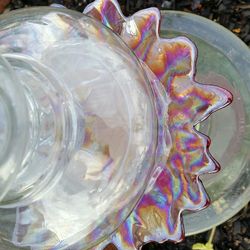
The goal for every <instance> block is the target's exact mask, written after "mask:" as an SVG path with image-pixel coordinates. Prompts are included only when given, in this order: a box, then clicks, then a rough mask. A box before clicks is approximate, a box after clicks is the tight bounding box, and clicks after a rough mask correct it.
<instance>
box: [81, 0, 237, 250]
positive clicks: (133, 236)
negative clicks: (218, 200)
mask: <svg viewBox="0 0 250 250" xmlns="http://www.w3.org/2000/svg"><path fill="white" fill-rule="evenodd" d="M84 13H85V14H87V15H89V16H92V17H94V18H96V19H97V20H99V21H101V22H102V23H103V24H104V25H106V26H107V27H109V28H110V29H112V30H113V31H114V32H115V33H117V34H118V35H119V36H120V37H121V38H122V39H123V40H124V41H125V43H126V44H127V45H128V46H129V47H130V49H131V50H132V51H133V52H134V53H135V55H136V56H137V57H138V58H139V59H140V60H141V61H142V62H143V63H144V64H145V65H144V68H145V71H146V72H147V74H148V75H150V74H152V73H153V74H154V75H155V76H156V77H157V78H158V79H159V81H160V82H161V84H162V86H163V87H164V90H165V92H166V94H165V95H166V96H169V97H170V103H169V106H168V114H167V119H168V120H167V122H168V130H169V133H170V139H171V141H172V147H171V149H170V153H169V155H168V156H166V157H167V159H166V162H167V163H166V165H165V166H163V167H162V166H160V167H161V168H160V169H161V171H160V173H159V172H158V175H157V178H155V177H154V178H155V182H154V184H153V185H150V186H149V187H148V189H147V190H146V192H145V194H144V196H143V197H142V199H141V201H140V202H139V203H138V205H137V206H136V208H135V209H134V211H133V212H132V213H131V214H130V216H129V217H128V218H127V220H126V221H125V222H124V223H123V224H122V225H121V226H120V227H119V228H118V230H117V231H116V232H114V233H113V235H111V236H110V238H109V239H107V240H106V241H104V242H102V243H101V244H100V245H98V246H97V247H94V248H93V249H103V248H104V247H105V246H106V245H108V244H109V243H113V244H114V245H115V246H116V247H117V248H118V249H121V250H132V249H138V248H140V247H141V246H142V245H143V244H145V243H147V242H151V241H156V242H164V241H167V240H171V241H175V242H178V241H180V240H182V239H183V237H184V228H183V223H182V212H183V211H184V210H189V211H197V210H200V209H203V208H205V207H206V206H208V205H209V198H208V196H207V194H206V192H205V190H204V187H203V185H202V183H201V181H200V179H199V176H200V175H201V174H205V173H214V172H217V171H218V170H219V164H218V163H217V162H216V160H215V159H214V158H213V157H212V156H211V154H210V152H209V145H210V143H211V142H210V139H209V138H208V137H207V136H206V135H204V134H202V133H200V132H199V131H197V130H196V128H195V126H196V125H197V124H198V123H200V122H201V121H203V120H204V119H206V118H207V117H208V116H209V115H210V114H211V113H213V112H215V111H217V110H219V109H221V108H223V107H225V106H227V105H228V104H230V103H231V102H232V95H231V93H230V92H229V91H227V90H225V89H222V88H220V87H217V86H214V85H212V84H206V85H204V84H201V83H198V82H197V81H196V80H195V71H196V69H195V63H196V58H197V49H196V47H195V45H194V44H193V43H192V42H191V41H190V40H189V39H188V38H186V37H177V38H174V39H162V38H160V37H159V23H160V12H159V10H158V9H156V8H149V9H145V10H142V11H139V12H137V13H135V14H134V15H133V16H130V17H125V16H124V15H123V14H122V12H121V9H120V6H119V4H118V3H117V1H116V0H96V1H95V2H93V3H91V4H89V5H88V6H87V7H86V9H85V10H84ZM150 71H151V72H150ZM152 78H153V77H152ZM151 83H152V81H151ZM159 138H160V137H159V135H158V139H159ZM163 138H165V139H166V138H168V136H165V137H163ZM159 145H162V144H161V143H160V144H159ZM158 152H162V153H164V150H161V149H160V148H158ZM158 156H159V157H161V158H163V157H164V155H161V153H159V155H158ZM156 164H157V160H156ZM157 167H158V166H156V167H155V169H158V168H157Z"/></svg>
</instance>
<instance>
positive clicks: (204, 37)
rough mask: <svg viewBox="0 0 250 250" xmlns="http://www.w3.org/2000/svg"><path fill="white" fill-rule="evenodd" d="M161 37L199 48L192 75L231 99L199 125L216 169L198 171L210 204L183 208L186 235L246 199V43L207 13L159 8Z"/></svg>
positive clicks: (249, 116) (249, 164) (249, 115)
mask: <svg viewBox="0 0 250 250" xmlns="http://www.w3.org/2000/svg"><path fill="white" fill-rule="evenodd" d="M161 14H162V22H161V26H160V32H161V36H162V37H168V38H170V37H171V38H172V37H176V36H186V37H188V38H189V39H191V40H192V41H193V42H194V43H195V45H196V46H197V48H198V51H199V56H198V60H197V74H196V79H197V80H199V81H200V82H203V83H209V82H212V83H214V84H216V85H218V86H221V87H223V88H226V89H228V90H229V91H230V92H231V93H232V94H233V96H234V100H233V103H232V105H230V106H229V107H227V108H225V109H223V110H221V111H220V112H218V113H216V114H214V115H212V116H210V117H209V118H208V119H207V120H206V121H204V122H203V123H202V124H200V126H199V127H198V129H199V131H201V132H202V133H204V134H207V135H208V136H209V137H210V138H211V141H212V143H211V146H210V151H211V153H212V155H213V156H214V157H215V159H216V160H218V162H219V163H220V165H221V171H220V172H219V173H216V174H212V175H204V176H202V177H201V179H202V181H203V184H204V186H205V188H206V191H207V192H208V194H209V196H210V199H211V205H210V206H209V207H208V208H207V209H205V210H202V211H200V212H197V213H190V212H185V214H184V225H185V232H186V235H192V234H197V233H199V232H203V231H206V230H208V229H211V228H212V227H214V226H216V225H219V224H221V223H223V222H224V221H226V220H228V219H229V218H230V217H232V216H233V215H234V214H236V213H237V212H238V211H239V210H240V209H242V208H243V207H244V206H245V205H246V204H247V203H248V202H249V200H250V195H249V193H250V153H249V138H250V98H249V96H250V71H249V68H250V49H249V48H248V47H247V46H246V45H245V44H244V43H243V42H242V41H241V40H240V39H239V38H237V37H236V36H235V35H234V34H233V33H231V32H230V31H228V30H227V29H225V28H224V27H222V26H220V25H219V24H217V23H215V22H212V21H210V20H208V19H206V18H203V17H200V16H197V15H193V14H190V13H184V12H178V11H163V12H162V13H161Z"/></svg>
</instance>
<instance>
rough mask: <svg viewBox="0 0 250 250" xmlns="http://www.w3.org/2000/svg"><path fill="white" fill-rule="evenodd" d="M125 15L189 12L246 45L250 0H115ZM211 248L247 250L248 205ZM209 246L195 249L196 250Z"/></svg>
mask: <svg viewBox="0 0 250 250" xmlns="http://www.w3.org/2000/svg"><path fill="white" fill-rule="evenodd" d="M89 2H90V1H89V0H12V1H10V0H0V13H2V12H4V11H6V9H7V11H8V10H12V9H19V8H23V7H27V6H41V5H49V4H51V3H60V4H64V5H66V7H68V8H71V9H75V10H78V11H82V10H83V9H84V7H85V6H86V4H88V3H89ZM119 2H120V4H121V6H122V9H123V11H124V13H125V14H127V15H129V14H132V13H134V12H135V11H137V10H139V9H142V8H146V7H151V6H156V7H159V8H160V9H175V10H182V11H187V12H193V13H196V14H199V15H202V16H205V17H207V18H209V19H211V20H213V21H216V22H218V23H220V24H222V25H223V26H225V27H227V28H228V29H229V30H231V31H232V32H234V33H235V34H236V35H237V36H239V37H240V38H241V39H242V40H243V41H244V42H245V43H246V44H247V45H248V46H250V0H242V1H241V0H178V1H177V0H176V1H175V0H169V1H166V0H165V1H164V0H146V1H145V0H138V1H136V0H133V1H132V0H121V1H119ZM210 234H211V232H205V233H202V234H198V235H194V236H190V237H187V238H186V240H185V241H184V242H182V243H179V244H177V245H176V244H172V243H165V244H162V245H159V244H156V243H151V244H148V245H146V246H144V247H143V250H191V249H192V247H193V245H194V244H195V243H201V244H205V243H207V242H208V240H209V237H210ZM212 243H213V248H214V250H250V206H247V207H245V208H244V209H243V210H242V211H241V212H240V213H239V214H237V215H236V216H235V217H233V218H232V219H230V220H228V221H227V222H226V223H224V224H222V225H221V226H219V227H217V228H216V230H215V234H214V237H212ZM198 249H200V250H203V249H207V250H211V248H202V246H200V248H196V250H198Z"/></svg>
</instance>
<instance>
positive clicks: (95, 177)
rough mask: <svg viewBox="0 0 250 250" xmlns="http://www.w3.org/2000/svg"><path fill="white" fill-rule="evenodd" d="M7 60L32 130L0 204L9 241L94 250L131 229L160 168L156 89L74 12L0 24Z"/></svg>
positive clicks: (10, 18)
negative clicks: (130, 220) (121, 229)
mask: <svg viewBox="0 0 250 250" xmlns="http://www.w3.org/2000/svg"><path fill="white" fill-rule="evenodd" d="M0 53H1V55H2V57H3V58H4V60H5V61H7V63H8V64H9V67H10V68H11V72H10V80H9V83H10V84H11V85H12V83H13V80H12V78H11V77H12V75H13V76H14V77H16V78H17V79H18V81H19V83H18V84H19V86H20V93H21V94H22V95H23V96H24V99H25V108H26V110H27V114H26V116H25V119H24V124H23V126H25V127H27V128H28V129H27V136H26V139H25V140H23V146H22V147H20V148H19V150H21V149H22V150H23V154H22V159H21V163H20V165H19V166H18V167H19V170H18V174H17V175H16V176H15V181H14V182H13V183H12V185H10V187H9V189H8V192H7V193H6V194H5V195H4V196H3V199H2V200H1V202H0V207H1V209H0V220H1V222H0V224H1V227H0V232H1V235H2V237H1V238H2V240H3V239H5V240H6V242H12V243H13V244H14V245H16V246H17V247H19V248H21V247H26V246H28V247H33V246H34V245H35V246H36V247H40V248H42V249H46V248H50V247H56V248H62V249H63V247H64V246H66V245H71V244H73V243H75V242H78V241H79V240H81V243H82V246H81V247H83V248H84V249H85V248H88V247H90V246H91V245H93V244H96V242H98V240H100V239H102V238H103V237H107V236H108V235H109V234H110V233H111V232H113V231H114V230H115V229H116V228H117V227H118V226H119V225H120V223H121V222H123V221H124V220H125V218H126V217H127V216H128V215H129V213H130V212H131V211H132V210H133V208H134V206H135V204H136V203H137V202H138V200H139V199H140V197H141V195H142V194H143V192H144V189H145V187H146V185H147V180H148V179H149V177H150V174H151V171H152V169H153V167H154V161H155V152H156V146H157V117H156V114H155V107H154V102H153V92H152V90H151V87H150V84H149V81H148V79H147V77H146V75H145V73H144V71H143V69H142V67H141V65H140V63H139V62H138V60H137V58H136V57H135V56H134V55H133V54H132V52H131V51H130V49H129V48H127V46H126V45H125V44H124V43H123V42H122V41H121V39H120V38H119V37H118V36H116V35H115V34H114V33H113V32H112V31H110V30H109V29H107V28H105V27H104V26H102V25H101V24H100V23H98V22H97V21H95V20H93V19H91V18H89V17H86V16H84V15H82V14H80V13H77V12H73V11H69V10H66V9H54V8H39V9H38V8H33V9H25V10H20V11H15V12H10V13H8V14H6V15H3V16H1V17H0ZM3 106H4V105H2V104H1V109H0V112H1V113H3V112H2V111H1V110H2V109H3ZM1 113H0V114H1ZM1 126H2V124H1ZM3 126H4V124H3ZM21 128H22V127H21ZM0 138H1V140H5V141H6V139H5V138H4V137H2V135H1V137H0ZM9 171H11V168H9ZM0 191H1V192H2V189H1V190H0ZM6 244H7V243H6Z"/></svg>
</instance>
